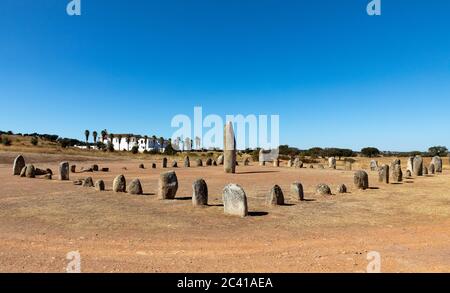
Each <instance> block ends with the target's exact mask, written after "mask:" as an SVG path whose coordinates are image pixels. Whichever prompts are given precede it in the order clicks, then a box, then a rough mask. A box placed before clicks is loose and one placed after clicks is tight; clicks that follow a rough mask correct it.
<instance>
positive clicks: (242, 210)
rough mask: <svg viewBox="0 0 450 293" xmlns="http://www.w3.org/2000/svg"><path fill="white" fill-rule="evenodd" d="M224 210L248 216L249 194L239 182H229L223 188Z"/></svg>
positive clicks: (226, 212)
mask: <svg viewBox="0 0 450 293" xmlns="http://www.w3.org/2000/svg"><path fill="white" fill-rule="evenodd" d="M223 210H224V213H225V214H228V215H234V216H240V217H246V216H247V215H248V206H247V196H246V194H245V191H244V189H242V187H240V186H239V185H237V184H228V185H227V186H225V188H224V189H223Z"/></svg>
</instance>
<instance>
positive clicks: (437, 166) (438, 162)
mask: <svg viewBox="0 0 450 293" xmlns="http://www.w3.org/2000/svg"><path fill="white" fill-rule="evenodd" d="M431 163H432V164H434V171H435V172H436V173H442V158H441V157H439V156H435V157H433V158H432V159H431Z"/></svg>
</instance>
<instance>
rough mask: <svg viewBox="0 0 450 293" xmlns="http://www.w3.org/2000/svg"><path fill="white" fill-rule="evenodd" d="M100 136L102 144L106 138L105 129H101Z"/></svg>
mask: <svg viewBox="0 0 450 293" xmlns="http://www.w3.org/2000/svg"><path fill="white" fill-rule="evenodd" d="M100 134H101V136H102V142H104V141H105V139H106V137H107V136H108V131H106V129H103V130H102V132H100Z"/></svg>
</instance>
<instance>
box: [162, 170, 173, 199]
mask: <svg viewBox="0 0 450 293" xmlns="http://www.w3.org/2000/svg"><path fill="white" fill-rule="evenodd" d="M177 191H178V178H177V174H176V173H175V172H174V171H169V172H165V173H161V174H160V175H159V182H158V198H159V199H174V198H175V196H176V194H177Z"/></svg>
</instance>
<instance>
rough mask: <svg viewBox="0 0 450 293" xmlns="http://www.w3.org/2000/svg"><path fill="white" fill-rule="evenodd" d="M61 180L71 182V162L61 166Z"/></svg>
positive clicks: (63, 163)
mask: <svg viewBox="0 0 450 293" xmlns="http://www.w3.org/2000/svg"><path fill="white" fill-rule="evenodd" d="M59 180H69V162H62V163H60V164H59Z"/></svg>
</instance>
